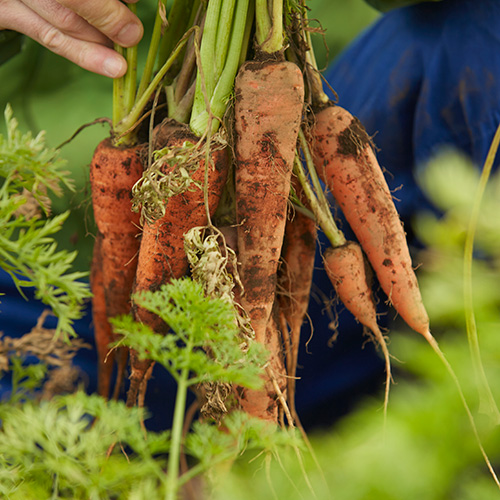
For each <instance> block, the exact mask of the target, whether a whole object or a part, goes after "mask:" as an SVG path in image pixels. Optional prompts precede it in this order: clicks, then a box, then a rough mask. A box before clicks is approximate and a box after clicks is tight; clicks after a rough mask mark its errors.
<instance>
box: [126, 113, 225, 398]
mask: <svg viewBox="0 0 500 500" xmlns="http://www.w3.org/2000/svg"><path fill="white" fill-rule="evenodd" d="M153 141H154V149H161V148H165V147H169V148H174V147H180V146H182V145H183V144H184V143H185V142H186V141H187V142H189V143H191V144H196V143H197V142H198V141H199V139H198V138H197V137H196V136H195V135H194V134H193V133H192V132H190V130H189V127H188V126H187V125H184V124H180V123H177V122H175V121H173V120H170V119H167V120H164V121H163V122H162V123H161V124H160V125H159V126H158V127H157V128H156V129H155V132H154V135H153ZM211 158H212V161H213V165H210V166H209V167H208V211H209V212H210V214H211V215H213V214H214V212H215V210H216V208H217V205H218V203H219V200H220V196H221V193H222V189H223V187H224V184H225V182H226V176H227V170H228V158H227V151H226V150H225V149H223V150H215V151H213V152H212V153H211ZM176 167H177V165H175V166H169V167H167V170H171V169H174V168H176ZM205 168H206V166H205V161H204V160H203V159H202V160H200V162H199V167H198V168H197V170H196V171H195V172H194V173H193V174H192V176H191V178H192V180H193V181H194V182H197V183H199V184H200V185H201V186H203V185H204V178H205ZM165 173H167V171H165ZM207 222H208V217H207V208H206V207H205V202H204V191H203V188H196V187H195V188H193V189H190V190H187V191H185V192H183V193H181V194H176V195H174V196H172V197H171V198H170V199H169V200H168V203H167V205H166V213H165V215H164V216H163V217H161V218H159V219H158V220H156V221H155V222H153V223H146V224H144V227H143V232H142V239H141V245H140V251H139V259H138V263H137V272H136V276H135V282H134V287H133V293H134V294H135V293H138V292H141V291H144V290H148V291H155V290H157V289H158V288H159V287H160V286H161V285H163V284H165V283H168V282H169V281H170V280H172V279H174V278H181V277H182V276H184V275H185V274H186V273H187V271H188V269H189V263H188V259H187V256H186V254H185V251H184V234H185V233H186V232H187V231H188V230H189V229H191V228H192V227H195V226H204V225H206V224H207ZM133 308H134V316H135V318H136V320H138V321H141V322H143V323H145V324H147V325H149V326H150V327H151V328H152V329H153V330H154V331H156V332H157V333H166V332H167V330H168V326H167V325H165V323H164V322H163V321H162V320H161V318H159V317H158V316H156V315H155V314H153V313H151V312H149V311H147V310H145V309H143V308H141V307H139V306H138V305H137V304H134V306H133ZM151 364H152V362H150V361H148V360H142V361H141V360H139V359H138V357H137V355H136V354H135V353H133V355H132V357H131V367H132V371H131V375H130V380H131V383H130V389H129V392H128V395H127V404H128V405H129V406H133V405H135V402H136V398H137V392H138V390H139V387H140V385H141V383H142V381H143V378H144V375H145V373H146V370H147V369H149V367H150V365H151Z"/></svg>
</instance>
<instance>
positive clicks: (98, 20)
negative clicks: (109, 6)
mask: <svg viewBox="0 0 500 500" xmlns="http://www.w3.org/2000/svg"><path fill="white" fill-rule="evenodd" d="M87 21H88V22H89V23H90V24H92V25H93V26H95V27H96V28H98V29H99V30H100V31H102V32H104V33H106V34H107V35H108V36H111V37H113V36H115V35H117V34H118V32H119V31H120V28H121V18H120V16H119V15H117V12H116V10H108V11H104V12H103V11H101V12H100V13H99V16H93V15H90V16H89V17H87Z"/></svg>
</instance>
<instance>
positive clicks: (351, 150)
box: [337, 117, 373, 158]
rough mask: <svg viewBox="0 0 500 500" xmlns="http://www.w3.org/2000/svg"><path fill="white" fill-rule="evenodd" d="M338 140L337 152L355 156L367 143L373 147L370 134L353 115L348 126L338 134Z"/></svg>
mask: <svg viewBox="0 0 500 500" xmlns="http://www.w3.org/2000/svg"><path fill="white" fill-rule="evenodd" d="M338 142H339V145H338V148H337V152H338V154H340V155H342V156H353V157H355V158H357V157H358V156H359V155H360V154H361V152H362V151H363V150H364V149H365V146H366V145H367V144H369V145H370V147H373V143H372V140H371V139H370V136H369V135H368V134H367V133H366V130H365V128H364V127H363V125H362V124H361V122H360V121H359V120H358V119H357V118H356V117H353V119H352V121H351V123H350V124H349V126H348V127H347V128H346V129H345V130H343V131H342V132H341V133H340V134H339V136H338Z"/></svg>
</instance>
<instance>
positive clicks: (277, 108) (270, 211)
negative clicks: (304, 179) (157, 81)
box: [235, 62, 304, 341]
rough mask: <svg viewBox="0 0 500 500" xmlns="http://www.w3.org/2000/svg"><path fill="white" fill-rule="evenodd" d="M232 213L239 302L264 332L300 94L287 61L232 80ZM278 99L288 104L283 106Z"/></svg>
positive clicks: (251, 66)
mask: <svg viewBox="0 0 500 500" xmlns="http://www.w3.org/2000/svg"><path fill="white" fill-rule="evenodd" d="M235 96H236V102H235V132H236V145H235V146H236V147H235V149H236V158H235V162H236V170H235V176H236V183H235V184H236V217H237V222H238V226H237V228H238V252H239V260H240V263H241V270H240V275H241V279H242V282H243V286H244V290H245V291H244V295H243V297H242V305H243V307H244V308H245V309H246V310H247V313H248V314H249V315H250V317H251V319H252V326H253V327H254V330H255V335H256V339H257V340H258V341H262V340H263V339H264V337H265V331H266V327H267V322H268V319H269V317H270V314H271V310H272V306H273V303H274V296H275V290H276V279H277V277H276V273H277V269H278V262H279V258H280V253H281V246H282V242H283V236H284V232H285V224H286V207H287V200H288V194H289V191H290V180H291V172H292V167H293V159H294V155H295V147H296V141H297V135H298V131H299V127H300V121H301V118H302V106H303V99H304V85H303V77H302V73H301V72H300V70H299V68H298V67H297V66H296V65H294V64H292V63H289V62H285V63H283V62H280V63H268V64H264V63H257V62H247V63H245V64H244V65H243V67H242V68H241V69H240V71H239V73H238V76H237V78H236V82H235ZM282 103H286V106H284V105H283V104H282Z"/></svg>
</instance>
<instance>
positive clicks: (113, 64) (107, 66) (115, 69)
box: [102, 57, 126, 78]
mask: <svg viewBox="0 0 500 500" xmlns="http://www.w3.org/2000/svg"><path fill="white" fill-rule="evenodd" d="M125 65H126V63H125V61H123V60H122V59H121V58H120V57H108V58H107V59H105V60H104V63H103V65H102V67H103V70H104V72H105V73H106V75H107V76H109V77H111V78H117V77H119V76H122V75H123V74H124V73H125V69H126V67H125Z"/></svg>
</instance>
